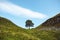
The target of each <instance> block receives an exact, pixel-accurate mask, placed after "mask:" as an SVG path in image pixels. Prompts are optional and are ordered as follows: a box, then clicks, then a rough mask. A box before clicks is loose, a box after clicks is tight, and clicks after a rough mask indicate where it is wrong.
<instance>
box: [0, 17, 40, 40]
mask: <svg viewBox="0 0 60 40" xmlns="http://www.w3.org/2000/svg"><path fill="white" fill-rule="evenodd" d="M28 32H29V31H27V30H25V29H23V28H21V27H18V26H16V25H15V24H13V23H12V22H11V21H10V20H8V19H6V18H2V17H0V40H40V39H38V38H35V37H34V36H32V35H31V34H29V33H28Z"/></svg>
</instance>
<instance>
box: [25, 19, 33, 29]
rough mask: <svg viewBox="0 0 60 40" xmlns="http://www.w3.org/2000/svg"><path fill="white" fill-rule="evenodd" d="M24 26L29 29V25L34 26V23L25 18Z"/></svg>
mask: <svg viewBox="0 0 60 40" xmlns="http://www.w3.org/2000/svg"><path fill="white" fill-rule="evenodd" d="M25 23H26V25H25V26H26V27H29V29H30V27H33V26H34V24H33V22H32V21H31V20H26V22H25Z"/></svg>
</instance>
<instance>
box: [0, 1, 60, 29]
mask: <svg viewBox="0 0 60 40" xmlns="http://www.w3.org/2000/svg"><path fill="white" fill-rule="evenodd" d="M58 13H60V0H0V16H2V17H5V18H7V19H9V20H11V21H12V22H13V23H15V24H16V25H18V26H21V27H23V28H25V21H26V20H28V19H30V20H32V21H33V23H34V24H35V25H34V27H37V26H38V25H40V24H41V23H43V22H44V21H46V20H47V19H49V18H51V17H53V16H54V15H56V14H58Z"/></svg>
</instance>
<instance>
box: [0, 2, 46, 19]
mask: <svg viewBox="0 0 60 40" xmlns="http://www.w3.org/2000/svg"><path fill="white" fill-rule="evenodd" d="M0 10H3V11H5V12H8V13H10V14H13V15H16V16H26V17H29V18H39V19H40V18H41V19H42V18H45V17H46V15H44V14H42V13H39V12H35V11H32V10H29V9H26V8H23V7H21V6H18V5H15V4H12V3H8V2H0Z"/></svg>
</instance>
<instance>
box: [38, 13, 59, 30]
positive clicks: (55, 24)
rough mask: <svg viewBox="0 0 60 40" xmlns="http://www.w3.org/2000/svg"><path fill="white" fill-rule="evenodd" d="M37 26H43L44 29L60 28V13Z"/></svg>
mask: <svg viewBox="0 0 60 40" xmlns="http://www.w3.org/2000/svg"><path fill="white" fill-rule="evenodd" d="M37 28H43V29H46V30H47V29H49V30H51V29H56V30H58V29H59V30H60V13H59V14H57V15H56V16H54V17H52V18H49V19H48V20H46V21H45V22H44V23H42V24H41V25H39V26H38V27H37Z"/></svg>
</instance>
